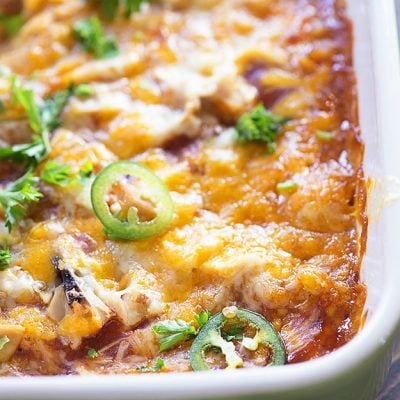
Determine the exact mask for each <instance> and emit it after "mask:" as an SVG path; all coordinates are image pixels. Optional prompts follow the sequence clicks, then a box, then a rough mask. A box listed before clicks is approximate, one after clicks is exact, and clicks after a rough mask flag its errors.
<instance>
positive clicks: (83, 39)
mask: <svg viewBox="0 0 400 400" xmlns="http://www.w3.org/2000/svg"><path fill="white" fill-rule="evenodd" d="M74 34H75V37H76V38H77V40H78V41H79V43H80V44H81V46H82V48H83V49H84V50H85V51H87V52H88V53H93V54H94V55H95V57H96V58H111V57H114V56H116V55H117V54H118V48H117V44H116V42H115V38H113V37H107V36H105V34H104V31H103V28H102V26H101V23H100V21H99V19H98V18H97V17H90V18H88V19H82V20H80V21H78V22H76V23H75V25H74Z"/></svg>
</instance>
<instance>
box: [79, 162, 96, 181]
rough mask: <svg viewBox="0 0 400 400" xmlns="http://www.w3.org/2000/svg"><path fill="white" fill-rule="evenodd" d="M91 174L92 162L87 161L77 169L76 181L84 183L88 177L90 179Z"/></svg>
mask: <svg viewBox="0 0 400 400" xmlns="http://www.w3.org/2000/svg"><path fill="white" fill-rule="evenodd" d="M92 175H93V164H92V162H91V161H87V162H86V163H85V164H84V165H83V167H82V168H81V169H80V170H79V173H78V182H79V183H80V184H81V185H84V184H85V183H86V182H87V181H88V179H90V178H91V177H92Z"/></svg>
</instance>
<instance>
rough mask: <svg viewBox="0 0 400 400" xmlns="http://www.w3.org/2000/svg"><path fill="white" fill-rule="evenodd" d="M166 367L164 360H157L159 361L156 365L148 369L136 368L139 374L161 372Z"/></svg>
mask: <svg viewBox="0 0 400 400" xmlns="http://www.w3.org/2000/svg"><path fill="white" fill-rule="evenodd" d="M164 366H165V363H164V360H163V359H162V358H160V357H159V358H157V361H156V363H155V364H154V365H151V366H147V367H139V368H136V370H137V371H139V372H158V371H161V370H162V369H163V368H164Z"/></svg>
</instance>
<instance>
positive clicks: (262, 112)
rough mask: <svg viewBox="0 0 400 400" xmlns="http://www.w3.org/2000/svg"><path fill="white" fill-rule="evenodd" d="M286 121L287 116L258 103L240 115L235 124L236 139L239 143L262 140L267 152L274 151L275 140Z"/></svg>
mask: <svg viewBox="0 0 400 400" xmlns="http://www.w3.org/2000/svg"><path fill="white" fill-rule="evenodd" d="M287 121H288V119H287V118H284V117H281V116H279V115H275V114H273V113H271V111H269V110H267V109H266V108H265V107H264V105H262V104H259V105H258V106H256V107H255V108H253V109H252V110H251V111H249V112H248V113H246V114H244V115H242V116H241V117H240V119H239V121H238V123H237V124H236V134H237V136H236V137H237V140H238V141H239V142H240V143H247V142H254V141H259V142H264V143H266V144H267V148H268V151H269V153H274V152H275V149H276V144H275V141H276V139H277V137H278V135H279V134H280V133H281V130H282V127H283V125H284V124H285V123H286V122H287Z"/></svg>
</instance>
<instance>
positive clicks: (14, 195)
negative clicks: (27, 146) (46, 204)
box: [0, 170, 43, 232]
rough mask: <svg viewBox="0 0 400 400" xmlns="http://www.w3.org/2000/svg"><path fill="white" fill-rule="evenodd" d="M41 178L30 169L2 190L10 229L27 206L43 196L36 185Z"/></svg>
mask: <svg viewBox="0 0 400 400" xmlns="http://www.w3.org/2000/svg"><path fill="white" fill-rule="evenodd" d="M38 181H39V178H37V177H34V176H33V175H32V172H31V171H30V170H29V171H28V172H27V173H26V174H25V175H23V176H22V177H21V178H19V179H18V180H16V181H15V182H14V183H12V184H11V185H10V186H9V187H8V188H7V189H6V190H4V191H2V192H0V205H1V206H2V207H3V210H4V214H5V223H6V227H7V228H8V231H9V232H10V231H11V229H12V227H13V226H14V225H15V224H16V223H17V222H18V221H19V220H21V219H22V218H23V217H25V215H26V213H27V206H28V205H29V204H31V203H36V202H38V201H39V199H40V198H41V197H42V196H43V195H42V193H40V192H39V190H38V189H37V187H36V184H37V183H38Z"/></svg>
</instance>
